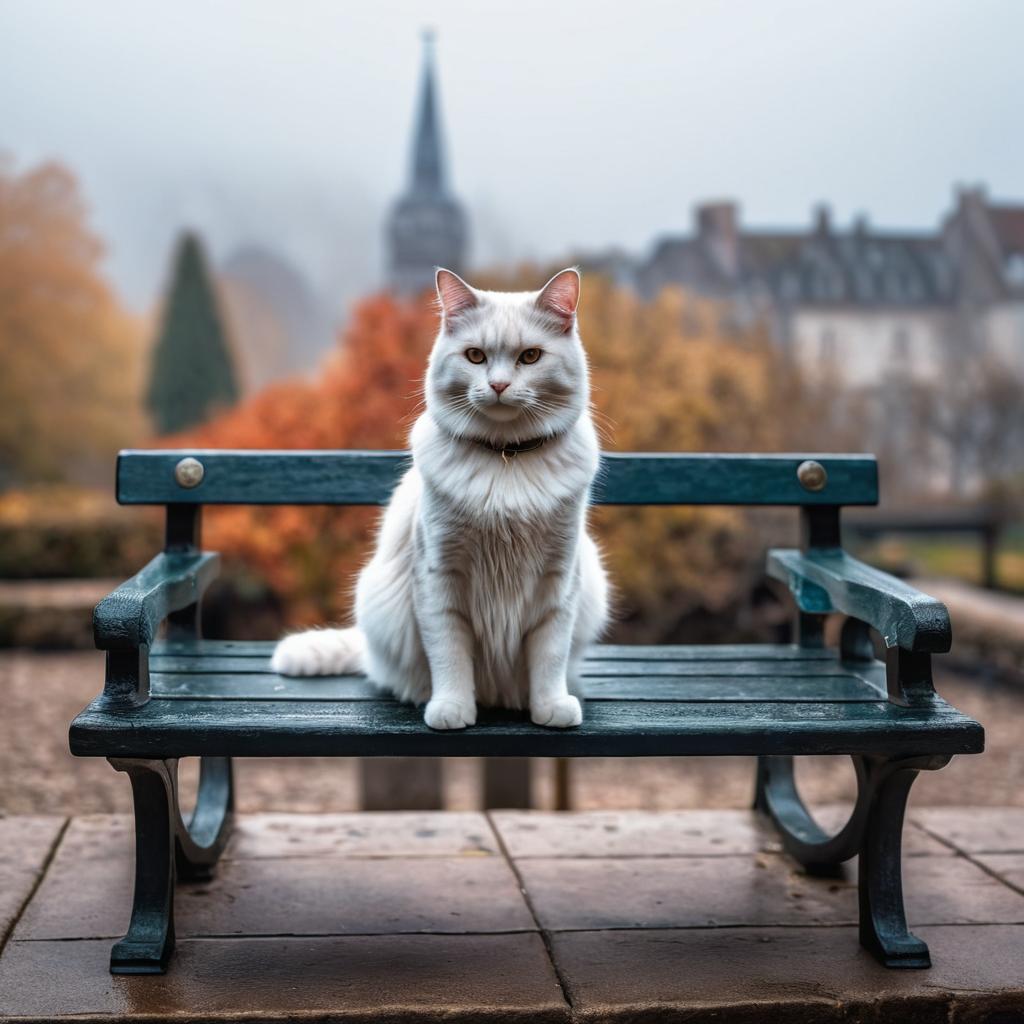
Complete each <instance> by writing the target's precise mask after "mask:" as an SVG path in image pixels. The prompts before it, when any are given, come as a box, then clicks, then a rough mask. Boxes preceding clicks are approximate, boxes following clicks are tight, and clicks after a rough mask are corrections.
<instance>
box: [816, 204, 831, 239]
mask: <svg viewBox="0 0 1024 1024" xmlns="http://www.w3.org/2000/svg"><path fill="white" fill-rule="evenodd" d="M814 233H815V234H816V235H817V236H818V237H819V238H828V236H829V235H830V234H832V211H831V210H830V209H829V206H828V203H818V205H817V206H816V207H815V208H814Z"/></svg>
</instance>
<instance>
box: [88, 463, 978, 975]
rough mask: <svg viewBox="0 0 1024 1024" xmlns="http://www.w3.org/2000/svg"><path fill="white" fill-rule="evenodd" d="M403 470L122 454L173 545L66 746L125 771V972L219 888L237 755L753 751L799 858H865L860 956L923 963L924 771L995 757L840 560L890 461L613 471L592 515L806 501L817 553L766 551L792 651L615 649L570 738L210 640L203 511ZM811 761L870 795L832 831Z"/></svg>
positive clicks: (364, 499)
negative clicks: (182, 765) (178, 918)
mask: <svg viewBox="0 0 1024 1024" xmlns="http://www.w3.org/2000/svg"><path fill="white" fill-rule="evenodd" d="M406 466H407V456H406V455H405V454H403V453H401V452H346V451H339V452H326V451H323V452H232V451H193V452H185V451H128V452H124V453H122V454H121V456H120V459H119V461H118V473H117V496H118V500H119V501H120V502H121V503H123V504H149V505H154V504H155V505H166V513H167V519H166V523H167V526H166V546H165V550H164V552H163V553H162V554H159V555H157V557H156V558H154V559H153V561H151V562H150V563H149V564H148V565H147V566H146V567H145V568H144V569H143V570H142V571H141V572H140V573H139V574H138V575H137V576H135V577H134V578H133V579H131V580H129V581H128V582H127V583H125V584H123V585H122V586H121V587H119V588H118V589H117V590H115V591H114V592H113V593H112V594H110V595H109V596H108V597H107V598H105V599H104V600H103V601H102V602H101V603H100V604H99V605H98V607H97V608H96V613H95V623H94V624H95V634H96V643H97V646H98V647H99V648H101V649H102V650H104V651H106V652H107V667H106V682H105V685H104V689H103V693H102V694H101V695H100V696H99V697H97V698H96V699H95V700H94V701H93V702H92V703H91V704H90V705H89V706H88V707H87V708H86V709H85V710H84V711H83V712H82V713H81V714H80V715H79V716H78V717H77V718H76V719H75V721H74V723H73V724H72V726H71V750H72V753H74V754H76V755H79V756H90V757H106V758H108V759H109V760H110V763H111V764H112V765H113V767H114V768H116V769H117V770H119V771H123V772H126V773H127V774H128V776H129V778H130V780H131V785H132V792H133V797H134V807H135V822H136V871H135V890H134V905H133V910H132V916H131V922H130V925H129V928H128V933H127V935H126V936H125V937H124V938H123V939H122V940H121V941H119V942H118V943H116V944H115V946H114V947H113V951H112V955H111V971H113V972H115V973H157V972H162V971H164V970H165V969H166V965H167V962H168V959H169V957H170V955H171V952H172V950H173V947H174V916H173V900H174V885H175V880H176V878H183V879H184V878H187V879H204V878H208V877H209V876H210V875H211V873H212V871H213V869H214V866H215V864H216V861H217V859H218V857H219V856H220V854H221V852H222V851H223V849H224V845H225V843H226V841H227V837H228V832H229V829H230V827H231V818H232V805H233V794H232V773H231V758H232V757H282V756H286V757H302V756H317V757H323V756H338V757H351V756H357V757H378V756H420V757H433V756H437V757H440V756H445V757H461V756H465V757H534V756H536V757H556V758H564V757H641V756H643V757H650V756H654V755H665V756H668V755H672V756H678V755H688V754H700V755H707V754H718V755H726V754H728V755H750V756H752V757H757V758H758V762H757V765H758V767H757V778H756V787H755V788H756V796H755V802H754V806H755V807H756V809H757V810H759V811H761V812H763V814H764V815H766V816H767V818H768V819H770V820H771V821H772V822H773V823H774V825H775V826H776V827H777V828H778V830H779V832H780V834H781V838H782V843H783V845H784V848H785V849H786V850H787V851H788V852H789V853H790V854H791V855H792V856H793V857H794V858H795V859H796V860H797V861H798V862H799V863H800V864H801V865H803V866H804V867H805V868H806V869H808V870H810V871H818V872H820V871H831V870H835V869H836V868H837V866H838V865H839V864H840V863H841V862H843V861H845V860H848V859H849V858H851V857H853V856H855V855H859V861H858V890H859V901H860V902H859V912H860V940H861V943H862V944H863V945H864V946H865V947H866V948H867V949H868V950H870V951H871V952H872V953H873V954H874V955H875V956H876V957H877V958H878V959H879V960H880V961H881V962H882V963H884V964H886V965H887V966H890V967H926V966H928V965H929V958H928V948H927V946H926V945H925V944H924V943H923V942H922V941H920V940H919V939H918V938H916V937H915V936H914V935H912V934H911V933H910V931H909V930H908V928H907V922H906V916H905V913H904V907H903V892H902V878H901V834H902V827H903V814H904V808H905V805H906V800H907V796H908V793H909V790H910V787H911V784H912V783H913V781H914V778H915V777H916V775H917V773H918V772H919V771H921V770H932V769H936V768H941V767H943V766H944V765H945V764H947V763H948V762H949V760H950V758H951V757H952V756H953V755H954V754H969V753H978V752H980V751H981V750H982V747H983V743H984V735H983V732H982V729H981V727H980V726H979V725H978V724H977V723H976V722H974V721H972V720H971V719H969V718H967V717H966V716H964V715H962V714H961V713H960V712H958V711H957V710H956V709H955V708H953V707H951V706H950V705H949V704H947V703H946V702H945V701H943V700H942V698H941V697H939V696H938V695H937V694H936V693H935V691H934V689H933V687H932V678H931V656H932V655H933V654H939V653H942V652H944V651H947V650H948V649H949V646H950V625H949V617H948V615H947V613H946V609H945V608H944V607H943V605H942V604H940V603H939V602H937V601H935V600H933V599H931V598H929V597H926V596H924V595H923V594H921V593H919V592H917V591H916V590H914V589H912V588H911V587H909V586H907V585H906V584H904V583H902V582H901V581H899V580H898V579H895V578H893V577H891V576H888V575H886V574H884V573H881V572H878V571H876V570H874V569H872V568H870V567H868V566H867V565H864V564H862V563H860V562H858V561H856V560H855V559H853V558H851V557H850V556H849V555H847V554H845V553H844V552H843V550H842V547H841V545H840V508H841V506H844V505H871V504H875V503H876V502H877V496H878V483H877V468H876V464H875V460H874V459H873V458H871V457H869V456H862V455H819V456H813V457H808V458H805V457H800V456H794V455H676V454H665V455H661V454H610V455H605V456H604V457H603V464H602V471H601V474H600V476H599V479H598V481H597V483H596V485H595V489H594V494H593V499H594V501H595V502H598V503H604V504H617V505H638V504H654V505H676V504H687V505H760V506H772V505H789V506H796V507H798V508H799V510H800V515H801V521H802V541H801V548H800V549H799V550H796V549H794V550H776V551H771V552H770V553H769V555H768V572H769V574H770V575H771V576H773V577H775V578H777V579H779V580H782V581H784V582H785V583H787V584H788V585H789V588H790V589H791V591H792V594H793V597H794V598H795V602H796V611H795V637H794V643H791V644H764V645H760V644H757V645H751V644H742V645H740V644H737V645H715V646H675V645H673V646H654V647H645V646H614V645H605V646H598V647H596V648H595V649H594V650H593V652H592V654H591V656H590V658H589V660H588V662H587V665H586V671H585V674H586V676H587V677H589V678H588V679H587V680H586V682H587V690H588V694H589V696H588V701H587V704H586V708H585V712H584V719H583V724H582V725H581V726H580V727H578V728H576V729H571V730H550V729H545V728H542V727H539V726H535V725H533V724H531V722H530V721H529V718H528V716H527V715H525V714H521V713H511V712H502V711H489V712H483V713H482V714H481V716H480V720H479V723H478V724H477V725H476V726H475V727H473V728H470V729H467V730H465V731H462V732H432V731H431V730H430V729H428V728H427V727H426V726H425V725H424V723H423V719H422V712H421V710H420V709H416V708H412V707H408V706H404V705H401V704H398V703H396V702H395V701H394V700H392V699H390V698H387V697H382V696H381V695H380V694H378V693H377V692H376V691H375V690H374V689H373V687H372V686H371V685H370V684H369V683H368V682H367V681H366V680H365V679H364V678H362V677H359V676H346V677H336V678H333V679H315V680H310V679H285V678H282V677H279V676H277V675H274V674H272V673H271V672H270V670H269V667H268V661H269V655H270V651H271V649H272V644H271V643H270V642H265V643H243V642H231V641H218V640H203V639H202V638H201V629H200V606H201V601H202V596H203V592H204V590H205V589H206V587H207V585H208V584H209V582H210V581H211V580H212V579H213V578H214V575H215V573H216V570H217V555H215V554H210V553H206V552H203V551H201V545H200V518H201V512H202V506H203V505H217V504H331V505H380V504H383V503H385V502H386V501H387V500H388V498H389V496H390V494H391V491H392V489H393V487H394V485H395V483H396V481H397V480H398V479H399V477H400V475H401V473H402V472H403V471H404V469H405V467H406ZM339 585H341V584H340V581H339ZM833 613H838V614H840V615H842V616H845V619H844V621H843V625H842V629H841V638H840V640H839V643H838V650H829V649H828V648H826V647H825V641H824V637H825V631H824V622H825V619H826V617H827V616H828V615H830V614H833ZM872 631H874V632H875V633H877V634H878V635H880V637H881V638H882V644H883V646H884V649H885V652H886V653H885V659H884V661H879V660H876V657H875V649H874V645H873V642H872V635H873V634H872ZM802 754H843V755H849V756H850V757H851V758H852V759H853V763H854V766H855V769H856V775H857V783H858V796H857V801H856V805H855V807H854V810H853V812H852V815H851V817H850V819H849V821H848V822H847V824H846V825H845V826H844V827H843V828H842V829H841V830H840V831H839V832H838V833H836V834H834V835H827V834H826V833H825V832H823V831H822V829H821V828H820V827H819V826H818V825H817V824H816V823H815V821H814V819H813V818H812V817H811V815H810V814H809V813H808V811H807V809H806V807H805V806H804V804H803V803H802V801H801V799H800V796H799V793H798V790H797V786H796V781H795V776H794V761H793V759H794V757H795V756H798V755H802ZM183 757H198V758H200V759H201V760H200V777H199V787H198V793H197V799H196V805H195V808H194V810H193V812H192V813H191V815H189V816H188V820H187V821H185V820H183V816H182V811H181V808H180V805H179V800H178V783H177V764H178V759H179V758H183ZM676 898H679V899H682V898H686V897H685V896H684V895H683V894H676Z"/></svg>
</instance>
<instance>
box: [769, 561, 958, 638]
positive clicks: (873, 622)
mask: <svg viewBox="0 0 1024 1024" xmlns="http://www.w3.org/2000/svg"><path fill="white" fill-rule="evenodd" d="M768 575H769V576H772V577H773V578H775V579H777V580H782V582H783V583H787V584H788V585H789V589H790V590H791V591H792V593H793V596H794V597H795V598H796V602H797V604H798V605H799V607H800V609H801V611H805V612H813V613H818V614H827V613H828V612H842V613H843V614H845V615H850V616H852V617H853V618H855V619H860V620H861V621H862V622H866V623H867V624H868V625H869V626H871V627H872V628H874V629H877V630H878V632H879V633H881V634H882V638H883V640H884V641H885V646H886V647H901V648H903V650H906V651H914V652H921V653H930V654H942V653H944V652H945V651H948V650H949V648H950V645H951V644H952V639H953V638H952V631H951V629H950V624H949V612H948V611H946V606H945V605H944V604H943V603H942V602H941V601H937V600H936V599H935V598H934V597H928V595H927V594H922V593H921V591H919V590H915V589H914V588H913V587H911V586H909V585H908V584H906V583H904V582H903V581H902V580H899V579H897V578H896V577H895V576H890V575H889V574H888V573H885V572H880V571H879V570H878V569H873V568H872V567H871V566H870V565H865V564H864V563H863V562H859V561H858V560H857V559H856V558H851V557H850V556H849V555H848V554H846V553H845V552H844V551H841V550H839V549H838V548H829V549H827V550H817V551H808V552H802V551H795V550H791V549H783V548H776V549H774V550H772V551H769V552H768Z"/></svg>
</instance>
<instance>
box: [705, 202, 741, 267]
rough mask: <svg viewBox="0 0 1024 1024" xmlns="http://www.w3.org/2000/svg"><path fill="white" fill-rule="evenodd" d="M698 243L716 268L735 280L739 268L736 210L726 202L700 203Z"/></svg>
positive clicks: (731, 204)
mask: <svg viewBox="0 0 1024 1024" xmlns="http://www.w3.org/2000/svg"><path fill="white" fill-rule="evenodd" d="M696 220H697V241H698V242H699V243H700V244H701V247H702V248H705V249H707V250H708V252H709V253H710V255H711V258H712V259H713V260H714V262H715V265H716V266H717V267H718V269H719V270H720V271H721V272H722V273H723V274H725V275H726V276H727V277H736V276H737V274H738V273H739V268H740V232H739V207H738V206H737V205H736V203H734V202H729V201H727V200H725V201H720V202H712V203H701V204H700V205H699V206H698V207H697V210H696Z"/></svg>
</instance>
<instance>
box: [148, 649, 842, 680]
mask: <svg viewBox="0 0 1024 1024" xmlns="http://www.w3.org/2000/svg"><path fill="white" fill-rule="evenodd" d="M150 667H151V670H152V671H153V672H163V673H166V674H173V675H205V674H206V673H210V672H214V673H218V674H221V673H226V674H229V675H237V676H260V675H267V676H272V677H273V678H275V679H276V678H278V676H277V674H276V673H274V672H271V670H270V661H269V659H268V658H234V657H224V658H222V657H217V656H214V657H210V658H203V659H199V658H179V657H177V656H176V655H156V656H154V657H152V658H151V659H150ZM848 671H849V669H846V668H844V667H843V666H842V665H840V664H839V663H838V662H836V661H835V660H834V659H833V660H832V661H800V660H797V659H794V660H792V661H783V660H781V659H779V660H776V661H768V660H766V661H689V660H688V661H668V660H658V661H603V660H588V661H585V662H584V663H583V675H584V676H585V677H586V676H622V677H629V676H635V677H639V678H642V679H650V678H660V677H663V676H670V677H671V676H701V677H707V678H711V677H718V678H721V679H728V678H730V677H732V676H758V675H769V674H771V675H793V676H813V675H843V674H847V673H848Z"/></svg>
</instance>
